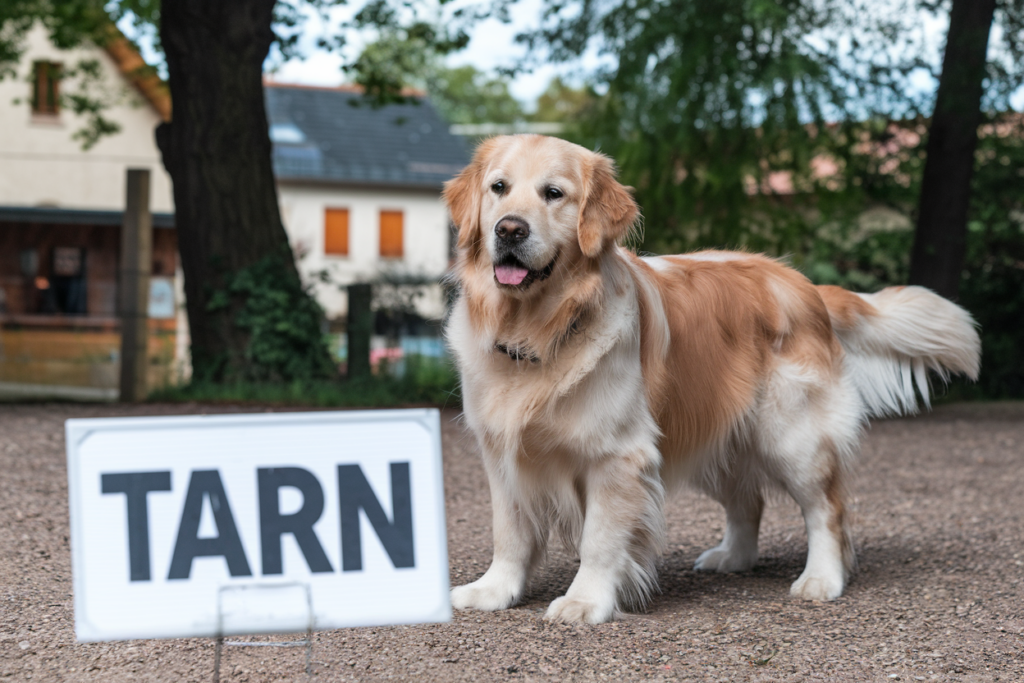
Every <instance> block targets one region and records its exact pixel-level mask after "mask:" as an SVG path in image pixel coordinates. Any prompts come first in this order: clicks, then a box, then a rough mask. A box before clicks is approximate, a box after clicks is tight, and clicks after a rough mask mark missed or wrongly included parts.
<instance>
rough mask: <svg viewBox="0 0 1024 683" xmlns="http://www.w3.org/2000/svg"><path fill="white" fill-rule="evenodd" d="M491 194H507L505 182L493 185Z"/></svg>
mask: <svg viewBox="0 0 1024 683" xmlns="http://www.w3.org/2000/svg"><path fill="white" fill-rule="evenodd" d="M491 192H493V193H494V194H497V195H502V194H505V182H504V181H502V180H499V181H498V182H496V183H494V184H493V185H491Z"/></svg>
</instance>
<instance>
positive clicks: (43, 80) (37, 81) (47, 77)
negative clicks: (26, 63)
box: [32, 62, 61, 116]
mask: <svg viewBox="0 0 1024 683" xmlns="http://www.w3.org/2000/svg"><path fill="white" fill-rule="evenodd" d="M60 69H61V65H60V64H59V63H57V62H34V63H33V64H32V83H33V88H32V113H33V114H44V115H51V116H52V115H56V114H58V113H60Z"/></svg>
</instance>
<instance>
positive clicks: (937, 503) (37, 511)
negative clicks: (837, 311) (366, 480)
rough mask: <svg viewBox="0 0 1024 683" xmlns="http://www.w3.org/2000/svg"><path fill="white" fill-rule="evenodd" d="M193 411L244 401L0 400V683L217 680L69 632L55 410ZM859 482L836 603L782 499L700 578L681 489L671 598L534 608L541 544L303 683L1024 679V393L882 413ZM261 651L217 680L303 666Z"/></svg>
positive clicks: (148, 645)
mask: <svg viewBox="0 0 1024 683" xmlns="http://www.w3.org/2000/svg"><path fill="white" fill-rule="evenodd" d="M247 410H252V408H248V409H247ZM195 412H240V410H239V409H237V408H231V407H218V408H215V409H214V408H210V407H201V406H195V405H191V406H190V405H146V406H139V407H135V406H119V405H115V406H76V405H67V404H54V405H42V404H37V405H9V404H8V405H0V471H2V473H3V474H2V476H0V558H2V559H0V678H2V677H7V678H8V679H9V680H17V681H22V680H28V679H31V680H45V681H127V680H132V681H208V680H210V679H211V675H212V672H213V649H214V648H213V644H212V641H210V640H208V639H188V640H164V641H133V642H120V643H94V644H86V645H80V644H77V643H76V642H75V637H74V630H73V618H74V617H73V612H72V599H71V573H70V571H71V570H70V556H69V551H68V521H67V502H66V501H67V490H66V487H67V476H66V472H65V455H64V436H63V435H64V430H63V423H64V420H65V419H67V418H70V417H86V416H115V415H141V414H181V413H195ZM456 417H457V415H456V414H455V413H453V412H450V411H449V412H447V413H445V414H444V416H443V422H444V448H445V486H446V496H447V509H448V539H449V555H450V558H451V577H452V583H453V584H461V583H465V582H467V581H470V580H473V579H476V578H477V577H478V576H479V575H480V574H481V573H482V572H483V571H484V570H485V569H486V567H487V564H488V561H489V559H490V555H491V537H490V502H489V497H488V492H487V484H486V480H485V477H484V473H483V470H482V467H481V465H480V463H479V461H478V459H477V457H476V449H475V447H474V444H473V441H472V438H471V437H469V436H468V435H467V433H466V432H465V431H464V430H463V429H462V428H461V427H460V425H459V424H458V422H455V421H453V420H454V419H455V418H456ZM852 488H853V494H854V502H853V512H854V519H855V526H854V528H855V531H856V536H857V547H858V551H859V555H860V570H859V572H858V573H857V574H856V576H855V577H854V579H853V582H852V584H851V585H850V586H849V588H848V590H847V593H846V595H844V596H843V597H842V598H841V599H839V600H837V601H836V602H834V603H826V604H818V603H804V602H799V601H795V600H793V599H791V598H790V597H789V593H788V591H789V584H790V583H791V582H792V581H793V580H794V579H795V578H796V576H797V575H798V574H799V573H800V571H801V569H802V567H803V562H804V554H805V552H806V541H805V536H804V532H803V527H802V524H801V520H800V517H799V514H798V511H797V508H796V506H795V505H794V504H793V503H792V502H790V501H788V500H785V501H782V500H780V501H776V502H775V503H774V504H772V505H771V506H770V507H769V509H768V512H767V515H766V519H765V522H764V525H763V530H762V538H761V554H762V560H761V562H760V564H759V565H758V567H757V568H755V569H754V570H753V571H750V572H746V573H743V574H737V575H729V576H724V575H713V576H707V575H703V574H702V575H698V574H696V573H694V572H693V571H692V570H691V566H692V564H693V561H694V560H695V559H696V557H697V555H698V554H699V553H700V552H701V551H702V550H703V549H705V548H707V547H709V546H711V545H714V544H715V543H717V542H718V538H719V534H720V533H721V531H722V527H723V524H724V515H723V513H722V512H721V509H720V508H719V507H718V506H717V505H716V504H715V503H712V502H711V501H709V500H707V499H705V498H702V497H700V496H698V495H696V494H692V493H685V494H683V495H681V496H679V497H678V498H676V499H675V500H673V501H672V502H671V503H670V504H669V506H668V514H669V538H670V549H669V551H668V553H667V555H666V556H665V558H664V560H663V562H662V565H661V587H662V593H661V595H659V596H657V597H656V598H655V600H654V601H653V603H652V604H651V606H650V607H649V609H648V611H647V612H646V613H644V614H637V615H631V616H629V617H627V618H625V619H623V620H621V621H618V622H615V623H611V624H604V625H601V626H596V627H591V626H584V627H573V626H563V625H550V624H548V623H546V622H544V621H542V619H541V617H542V615H543V612H544V609H545V607H546V606H547V604H548V603H549V602H550V601H551V600H553V599H554V598H556V597H557V596H558V595H560V594H561V593H563V592H564V591H565V590H566V589H567V588H568V586H569V583H570V582H571V580H572V576H573V573H574V572H575V570H576V567H577V562H576V560H575V559H574V558H572V557H569V556H567V555H565V554H563V553H561V552H554V553H552V554H551V555H550V557H549V559H548V562H547V564H546V565H545V567H544V569H543V570H542V571H541V572H540V575H539V579H538V582H537V584H536V586H535V587H534V589H533V591H532V593H531V594H530V595H529V597H528V599H527V601H526V603H525V604H523V605H521V606H519V607H516V608H514V609H511V610H507V611H504V612H499V613H493V614H482V613H466V612H460V613H456V615H455V617H454V619H453V620H452V623H450V624H445V625H433V626H413V627H392V628H374V629H358V630H348V631H332V632H323V633H318V634H316V636H315V638H316V643H315V647H314V650H313V660H314V679H315V680H324V681H328V680H331V681H333V680H358V681H377V680H385V679H388V680H391V679H395V680H439V681H477V680H499V681H505V680H509V681H516V680H519V681H540V680H550V681H585V680H591V679H601V680H613V681H619V680H640V679H652V680H675V679H679V680H722V681H799V680H810V679H814V680H818V679H821V680H834V681H881V680H886V681H887V680H900V681H914V680H940V681H1024V600H1022V598H1024V583H1022V581H1021V579H1022V577H1024V566H1022V565H1024V544H1022V541H1024V405H1021V404H988V405H960V406H956V405H954V406H945V407H942V408H940V409H938V410H936V411H935V412H934V413H933V414H931V415H929V416H925V417H920V418H916V419H912V420H893V421H888V422H879V423H876V424H875V425H874V426H873V427H872V429H871V431H870V433H869V435H868V436H867V438H866V439H865V442H864V449H863V456H862V458H861V461H860V464H859V467H858V470H857V478H856V481H855V483H854V485H853V487H852ZM268 650H270V648H246V649H237V648H236V649H230V650H227V651H226V653H225V660H224V665H223V679H224V680H230V681H277V680H303V679H304V676H303V675H302V667H303V657H302V651H301V649H300V648H296V649H294V650H287V651H282V650H275V651H268Z"/></svg>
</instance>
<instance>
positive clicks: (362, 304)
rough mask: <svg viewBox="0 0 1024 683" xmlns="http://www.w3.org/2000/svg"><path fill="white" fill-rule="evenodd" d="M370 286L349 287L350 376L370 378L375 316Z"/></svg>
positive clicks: (351, 377)
mask: <svg viewBox="0 0 1024 683" xmlns="http://www.w3.org/2000/svg"><path fill="white" fill-rule="evenodd" d="M372 299H373V288H372V287H371V286H370V285H349V286H348V326H347V333H348V376H349V378H350V379H354V378H356V377H369V376H370V334H371V333H372V332H373V314H372V312H371V311H370V301H371V300H372Z"/></svg>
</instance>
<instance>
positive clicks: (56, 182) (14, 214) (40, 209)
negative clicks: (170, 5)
mask: <svg viewBox="0 0 1024 683" xmlns="http://www.w3.org/2000/svg"><path fill="white" fill-rule="evenodd" d="M26 48H27V49H26V50H25V53H24V54H23V55H22V60H21V63H20V65H19V69H18V74H17V76H16V77H13V78H7V79H5V80H3V81H0V103H2V104H0V396H2V395H8V396H11V395H15V396H19V395H20V396H31V395H37V396H40V395H46V396H64V397H67V398H114V397H116V394H117V386H118V372H119V362H118V352H119V348H120V334H119V326H118V320H117V303H116V302H117V268H118V260H119V251H120V226H121V222H122V212H123V209H124V201H125V174H126V171H127V169H129V168H147V169H149V170H150V172H151V178H152V186H151V199H150V203H151V209H152V211H153V226H154V231H153V270H152V280H151V282H152V284H151V294H150V317H151V321H150V374H149V386H150V388H155V387H159V386H162V385H166V384H168V383H172V382H179V381H181V380H183V379H186V378H187V377H188V374H189V367H188V323H187V318H186V316H185V310H184V295H183V287H182V283H183V278H182V273H181V268H180V264H179V260H178V250H177V238H176V231H175V226H174V203H173V196H172V187H171V180H170V177H169V176H168V174H167V173H166V171H165V170H164V168H163V165H162V162H161V158H160V152H159V150H158V148H157V146H156V142H155V138H154V129H155V128H156V126H157V125H158V124H159V123H160V122H161V121H162V120H167V119H168V118H169V117H170V112H171V102H170V97H169V94H168V91H167V88H166V86H165V85H164V83H162V82H161V81H160V79H159V78H158V77H157V76H156V75H155V74H154V72H153V70H152V69H149V68H147V67H146V65H145V63H144V62H143V60H142V58H141V57H140V56H139V54H138V53H137V52H136V51H135V49H134V48H133V47H132V46H131V44H130V43H128V42H127V41H126V40H123V39H115V40H113V41H111V42H110V43H108V44H107V45H106V46H105V47H103V48H102V49H101V48H97V47H93V46H82V47H80V48H77V49H74V50H60V49H58V48H56V47H55V46H53V45H52V44H51V43H50V41H49V39H48V36H47V33H46V31H45V30H44V29H43V28H41V27H39V26H37V27H35V29H34V30H33V31H32V32H31V34H30V36H29V40H28V41H27V46H26ZM89 62H93V63H95V65H96V66H95V74H96V76H95V77H90V76H83V75H82V74H83V73H84V72H83V70H82V69H81V65H82V64H83V63H89ZM83 84H84V85H83ZM85 86H88V87H89V88H92V94H93V95H97V94H99V95H100V96H102V97H103V98H104V100H105V101H107V102H113V103H114V104H113V106H112V107H111V108H110V109H108V110H107V111H105V112H104V113H103V115H104V117H105V118H107V119H109V120H112V121H114V122H115V123H116V124H117V125H118V126H119V127H120V130H119V131H117V132H116V133H114V134H111V135H104V136H101V137H100V138H99V140H98V141H97V142H96V143H95V144H94V145H92V146H91V147H89V148H88V149H86V148H84V146H83V144H82V138H81V135H80V131H82V130H83V129H84V128H85V127H86V124H87V119H86V118H84V117H83V116H79V115H76V114H75V113H73V112H71V111H68V109H67V108H66V107H65V106H63V105H64V104H65V103H67V102H68V97H67V95H68V94H71V92H72V89H73V88H74V89H76V91H75V92H81V88H83V87H85ZM62 95H64V97H62ZM359 95H360V93H359V91H358V90H356V89H354V88H346V87H341V88H310V87H299V86H289V85H284V84H277V83H267V88H266V98H267V113H268V119H269V121H270V136H271V139H272V141H273V149H274V152H273V155H274V156H273V162H274V171H275V174H276V176H277V178H278V192H279V200H280V206H281V213H282V219H283V221H284V224H285V228H286V230H287V231H288V234H289V237H290V240H291V243H292V247H293V249H294V251H295V254H296V258H297V261H298V267H299V270H300V272H301V273H302V275H303V277H304V278H305V280H306V281H307V282H308V283H310V284H311V285H312V287H313V289H314V292H315V294H316V296H317V299H318V301H319V302H320V304H321V305H322V306H323V307H324V310H325V312H326V314H327V317H328V319H329V320H330V321H331V325H332V330H333V331H334V332H335V333H336V338H337V339H338V340H339V341H340V340H343V339H344V336H343V335H341V334H337V333H340V332H343V330H344V324H345V316H346V313H347V299H346V295H345V289H344V288H345V286H346V285H348V284H351V283H354V282H385V283H388V284H387V287H390V288H392V289H394V288H395V287H398V288H400V289H402V290H403V291H413V290H414V295H413V296H405V295H403V296H397V297H395V296H392V297H391V300H392V302H394V301H401V302H403V305H402V306H399V308H401V309H402V310H399V311H397V312H396V311H395V310H390V311H387V312H386V313H384V314H382V315H380V316H378V320H379V324H378V327H379V328H380V329H379V330H378V332H379V334H378V336H377V339H376V340H375V342H374V345H375V347H377V349H378V350H377V351H376V353H377V355H382V354H383V355H387V354H390V355H391V356H394V355H396V353H397V355H399V356H400V355H401V351H397V352H396V350H395V344H396V337H397V336H404V337H413V338H415V339H414V340H413V341H411V342H410V341H409V340H406V341H405V342H404V343H402V342H401V341H400V340H398V341H399V348H401V346H402V345H405V346H409V345H410V344H412V346H415V347H416V348H417V349H427V351H426V353H427V354H428V355H436V354H437V353H441V352H442V347H441V344H440V343H439V341H437V339H436V337H437V331H438V325H437V324H436V322H437V321H438V320H439V319H440V317H441V315H442V312H443V297H442V293H441V289H440V286H439V285H438V284H437V281H438V279H439V278H440V277H441V275H442V274H443V273H444V272H445V270H446V269H447V267H448V265H449V262H450V255H451V248H452V233H451V229H450V225H449V220H448V216H447V213H446V211H445V208H444V205H443V204H442V202H441V201H440V196H439V195H440V190H441V188H442V185H443V183H444V181H445V180H447V179H449V178H450V177H452V176H453V175H455V174H456V173H457V172H458V171H459V170H461V168H462V167H463V166H464V165H465V164H466V163H467V161H468V154H467V152H466V146H465V144H464V142H463V141H462V139H461V138H459V137H456V136H453V135H451V134H450V133H449V131H448V126H447V124H446V123H445V122H444V121H443V120H442V119H441V118H440V117H439V116H438V114H437V113H436V111H435V110H434V108H433V107H432V106H431V105H430V103H429V101H428V100H427V99H426V97H424V96H423V95H422V94H413V95H412V97H411V98H410V101H409V103H407V104H401V105H389V106H386V107H380V108H372V107H370V106H368V105H366V104H363V103H362V102H361V101H360V97H359ZM396 322H397V325H398V326H397V327H396ZM421 337H426V338H427V339H425V340H421V339H420V338H421ZM386 338H390V341H387V339H386ZM385 346H387V347H391V348H390V350H389V351H387V352H385V351H383V350H382V349H383V347H385ZM337 350H338V352H339V354H340V360H344V357H345V352H344V346H343V344H342V345H341V347H340V348H338V349H337Z"/></svg>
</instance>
